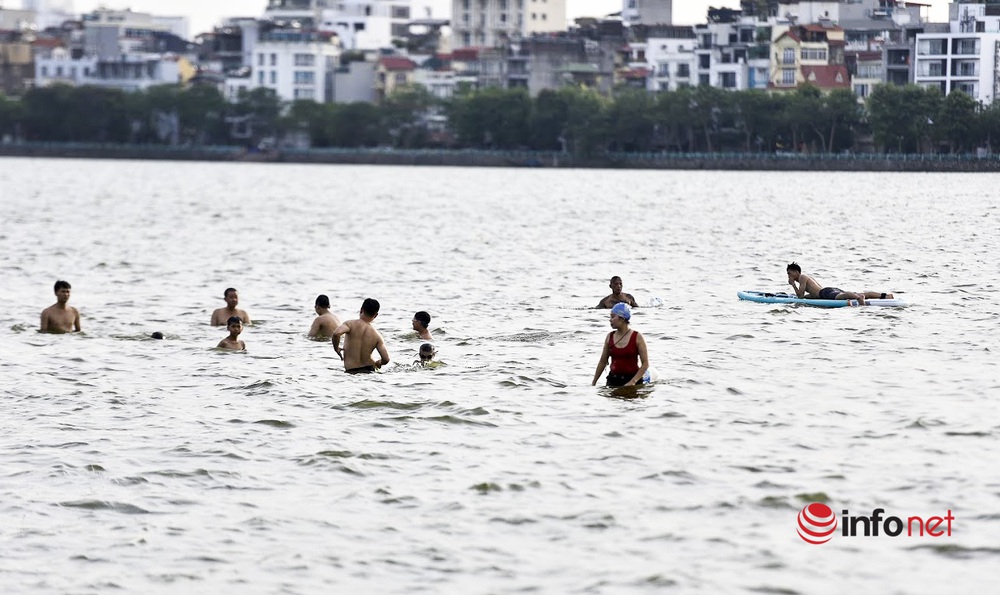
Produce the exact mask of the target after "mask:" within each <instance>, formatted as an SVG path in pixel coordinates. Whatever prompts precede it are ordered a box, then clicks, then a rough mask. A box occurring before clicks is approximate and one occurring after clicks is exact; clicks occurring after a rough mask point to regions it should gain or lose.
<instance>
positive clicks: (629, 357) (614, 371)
mask: <svg viewBox="0 0 1000 595" xmlns="http://www.w3.org/2000/svg"><path fill="white" fill-rule="evenodd" d="M631 318H632V311H631V310H629V307H628V306H627V305H625V304H624V303H617V304H615V305H614V307H612V308H611V328H612V329H614V330H613V331H611V332H610V333H608V338H607V340H606V341H605V342H604V350H603V351H602V352H601V360H600V361H599V362H597V371H596V372H594V381H593V382H592V383H591V385H596V384H597V381H598V380H600V379H601V374H603V373H604V368H605V367H606V366H607V365H608V359H610V360H611V371H610V372H608V381H607V382H608V386H635V385H636V384H642V377H643V375H645V373H646V370H648V369H649V354H648V353H647V351H646V340H645V339H643V337H642V335H641V334H640V333H639V331H635V330H632V329H631V328H629V320H630V319H631Z"/></svg>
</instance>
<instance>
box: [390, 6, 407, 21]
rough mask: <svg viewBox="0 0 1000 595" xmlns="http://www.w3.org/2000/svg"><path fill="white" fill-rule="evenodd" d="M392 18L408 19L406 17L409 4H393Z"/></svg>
mask: <svg viewBox="0 0 1000 595" xmlns="http://www.w3.org/2000/svg"><path fill="white" fill-rule="evenodd" d="M392 18H394V19H408V18H410V7H409V6H393V7H392Z"/></svg>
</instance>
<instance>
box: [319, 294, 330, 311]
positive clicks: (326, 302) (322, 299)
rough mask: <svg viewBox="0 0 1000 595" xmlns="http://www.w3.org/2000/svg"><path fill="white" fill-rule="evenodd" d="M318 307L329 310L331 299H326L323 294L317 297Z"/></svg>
mask: <svg viewBox="0 0 1000 595" xmlns="http://www.w3.org/2000/svg"><path fill="white" fill-rule="evenodd" d="M316 307H318V308H329V307H330V298H328V297H326V296H325V295H323V294H320V295H319V296H317V297H316Z"/></svg>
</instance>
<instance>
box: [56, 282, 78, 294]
mask: <svg viewBox="0 0 1000 595" xmlns="http://www.w3.org/2000/svg"><path fill="white" fill-rule="evenodd" d="M60 289H73V288H72V287H70V284H69V281H56V284H55V287H53V288H52V292H53V293H58V292H59V290H60Z"/></svg>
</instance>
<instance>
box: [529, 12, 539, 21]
mask: <svg viewBox="0 0 1000 595" xmlns="http://www.w3.org/2000/svg"><path fill="white" fill-rule="evenodd" d="M531 20H533V21H537V20H538V15H537V14H535V13H531Z"/></svg>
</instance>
